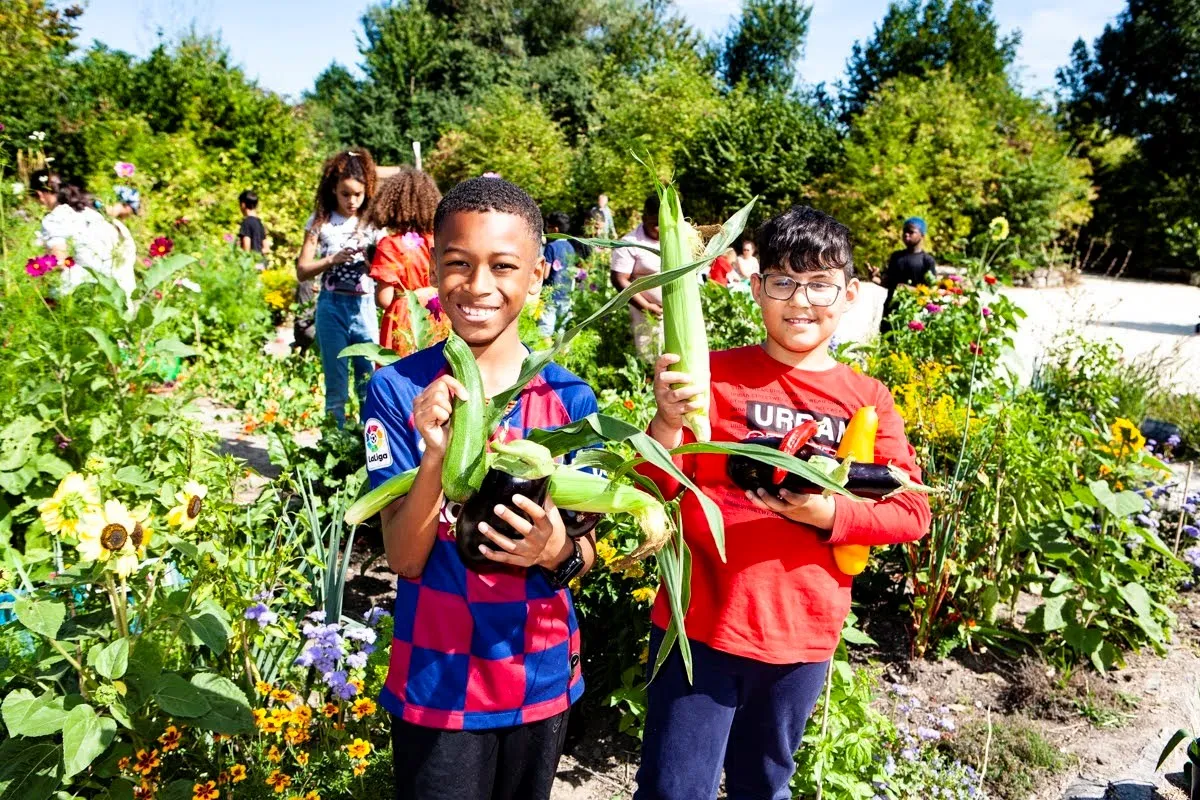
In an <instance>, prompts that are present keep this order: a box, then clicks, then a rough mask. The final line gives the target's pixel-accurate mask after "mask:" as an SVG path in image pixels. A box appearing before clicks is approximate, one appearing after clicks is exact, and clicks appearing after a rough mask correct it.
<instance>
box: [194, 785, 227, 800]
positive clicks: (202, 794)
mask: <svg viewBox="0 0 1200 800" xmlns="http://www.w3.org/2000/svg"><path fill="white" fill-rule="evenodd" d="M220 795H221V793H220V792H219V791H217V784H216V781H205V782H204V783H197V784H194V785H193V786H192V800H217V798H218V797H219V796H220Z"/></svg>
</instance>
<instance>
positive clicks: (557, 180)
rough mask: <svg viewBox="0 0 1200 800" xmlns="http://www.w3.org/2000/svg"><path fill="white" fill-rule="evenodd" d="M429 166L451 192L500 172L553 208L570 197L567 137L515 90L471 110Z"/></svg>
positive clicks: (535, 104) (491, 97)
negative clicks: (469, 180) (466, 182)
mask: <svg viewBox="0 0 1200 800" xmlns="http://www.w3.org/2000/svg"><path fill="white" fill-rule="evenodd" d="M426 166H427V168H428V169H429V172H430V174H432V175H433V176H434V177H435V178H436V179H437V180H439V181H440V182H441V183H442V184H443V185H446V186H452V185H454V184H456V183H458V182H459V181H462V180H466V179H467V178H475V177H478V176H480V175H482V174H483V173H485V172H498V173H499V174H500V175H501V176H502V177H504V178H505V179H507V180H510V181H512V182H514V183H516V184H517V185H518V186H520V187H522V188H523V189H525V190H526V191H527V192H529V194H530V195H532V196H533V198H534V199H535V200H537V201H538V202H539V203H542V204H549V205H553V204H555V203H557V202H559V201H560V200H562V199H564V198H565V197H566V196H567V192H568V190H569V185H568V179H569V176H570V170H571V164H570V154H569V151H568V149H567V142H566V139H565V138H564V137H563V134H562V131H561V130H559V128H558V126H557V125H556V124H555V123H554V121H553V120H551V119H550V118H549V117H548V116H547V115H546V112H545V111H544V110H543V109H542V107H541V105H540V104H539V103H538V102H537V101H530V100H526V99H525V98H523V97H522V96H521V95H520V94H519V93H518V92H516V91H512V90H510V91H502V92H496V93H494V94H491V95H489V96H488V97H487V99H486V100H484V102H483V103H482V105H480V106H479V107H478V108H473V109H471V110H469V111H468V112H467V118H466V121H465V123H464V124H463V127H462V128H461V129H460V130H453V131H450V132H448V133H446V134H445V135H444V136H442V138H441V139H440V140H438V145H437V149H436V150H434V152H433V153H431V154H430V156H429V159H428V162H427V165H426Z"/></svg>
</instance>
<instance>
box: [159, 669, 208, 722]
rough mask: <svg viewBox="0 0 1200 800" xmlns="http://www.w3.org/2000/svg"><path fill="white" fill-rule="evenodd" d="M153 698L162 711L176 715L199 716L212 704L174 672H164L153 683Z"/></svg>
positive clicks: (206, 711)
mask: <svg viewBox="0 0 1200 800" xmlns="http://www.w3.org/2000/svg"><path fill="white" fill-rule="evenodd" d="M154 699H155V701H157V702H158V705H159V707H160V708H162V710H163V711H165V712H167V713H168V714H171V715H172V716H176V717H187V718H193V717H199V716H200V715H202V714H207V713H208V711H209V709H210V708H212V706H211V705H210V704H209V702H208V698H207V697H206V696H204V695H201V694H198V693H197V692H196V687H194V686H192V685H191V684H190V683H188V682H187V681H185V680H184V679H183V678H181V677H180V676H179V675H177V674H175V673H174V672H164V673H163V674H162V675H160V676H159V678H158V680H157V681H156V682H155V684H154Z"/></svg>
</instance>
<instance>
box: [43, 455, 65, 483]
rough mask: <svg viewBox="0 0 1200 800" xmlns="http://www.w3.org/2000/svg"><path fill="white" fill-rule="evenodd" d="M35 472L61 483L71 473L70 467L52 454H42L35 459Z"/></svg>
mask: <svg viewBox="0 0 1200 800" xmlns="http://www.w3.org/2000/svg"><path fill="white" fill-rule="evenodd" d="M37 471H38V472H41V473H43V474H46V475H49V476H50V477H51V478H54V480H56V481H61V480H62V479H63V478H65V477H67V473H68V472H70V471H71V465H70V464H68V463H67V462H66V461H63V460H62V459H61V458H59V457H58V456H56V455H54V454H53V453H42V454H41V455H39V456H38V459H37Z"/></svg>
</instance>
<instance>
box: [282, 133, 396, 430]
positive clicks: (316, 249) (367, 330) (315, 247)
mask: <svg viewBox="0 0 1200 800" xmlns="http://www.w3.org/2000/svg"><path fill="white" fill-rule="evenodd" d="M374 196H375V162H374V161H373V160H372V159H371V154H370V153H368V152H367V151H366V150H362V149H359V150H348V151H346V152H344V153H338V154H337V155H335V156H333V157H332V158H330V159H329V160H328V161H326V162H325V166H324V168H323V169H322V171H321V182H320V185H318V186H317V197H316V204H315V205H316V208H315V209H314V211H313V214H312V216H311V217H309V218H308V222H306V223H305V225H304V245H303V246H302V247H301V248H300V255H299V256H298V257H297V258H296V278H297V279H298V280H299V281H300V282H301V283H304V282H306V281H309V280H311V279H313V278H315V277H317V276H320V277H321V291H320V294H319V295H318V296H317V311H316V341H317V345H318V346H319V347H320V348H321V369H322V371H323V372H324V373H325V413H326V414H329V415H330V416H332V417H333V419H334V420H335V421H336V422H337V425H338V427H339V428H342V427H345V424H346V401H347V399H349V369H348V367H347V364H346V359H342V358H338V353H340V352H341V351H342V349H343V348H345V347H348V346H349V345H352V344H359V343H367V342H371V343H373V342H375V341H376V340H377V339H378V337H379V320H378V317H377V316H376V313H375V302H374V297H373V294H374V288H375V287H374V282H373V281H372V280H371V279H370V278H369V277H367V263H368V260H369V259H368V256H367V247H368V246H369V245H372V244H373V243H374V238H375V232H374V231H373V230H372V229H370V228H369V227H367V225H366V224H365V220H364V219H361V218H360V217H359V211H360V210H362V209H365V208H366V207H367V206H368V204H369V203H370V202H371V198H372V197H374ZM350 360H351V361H353V362H354V363H353V366H354V375H355V387H356V390H357V391H358V394H359V396H360V397H362V396H363V393H364V392H365V390H366V385H367V381H368V380H369V379H370V377H371V362H370V361H368V360H367V359H365V358H363V357H362V356H356V357H354V358H353V359H350Z"/></svg>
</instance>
